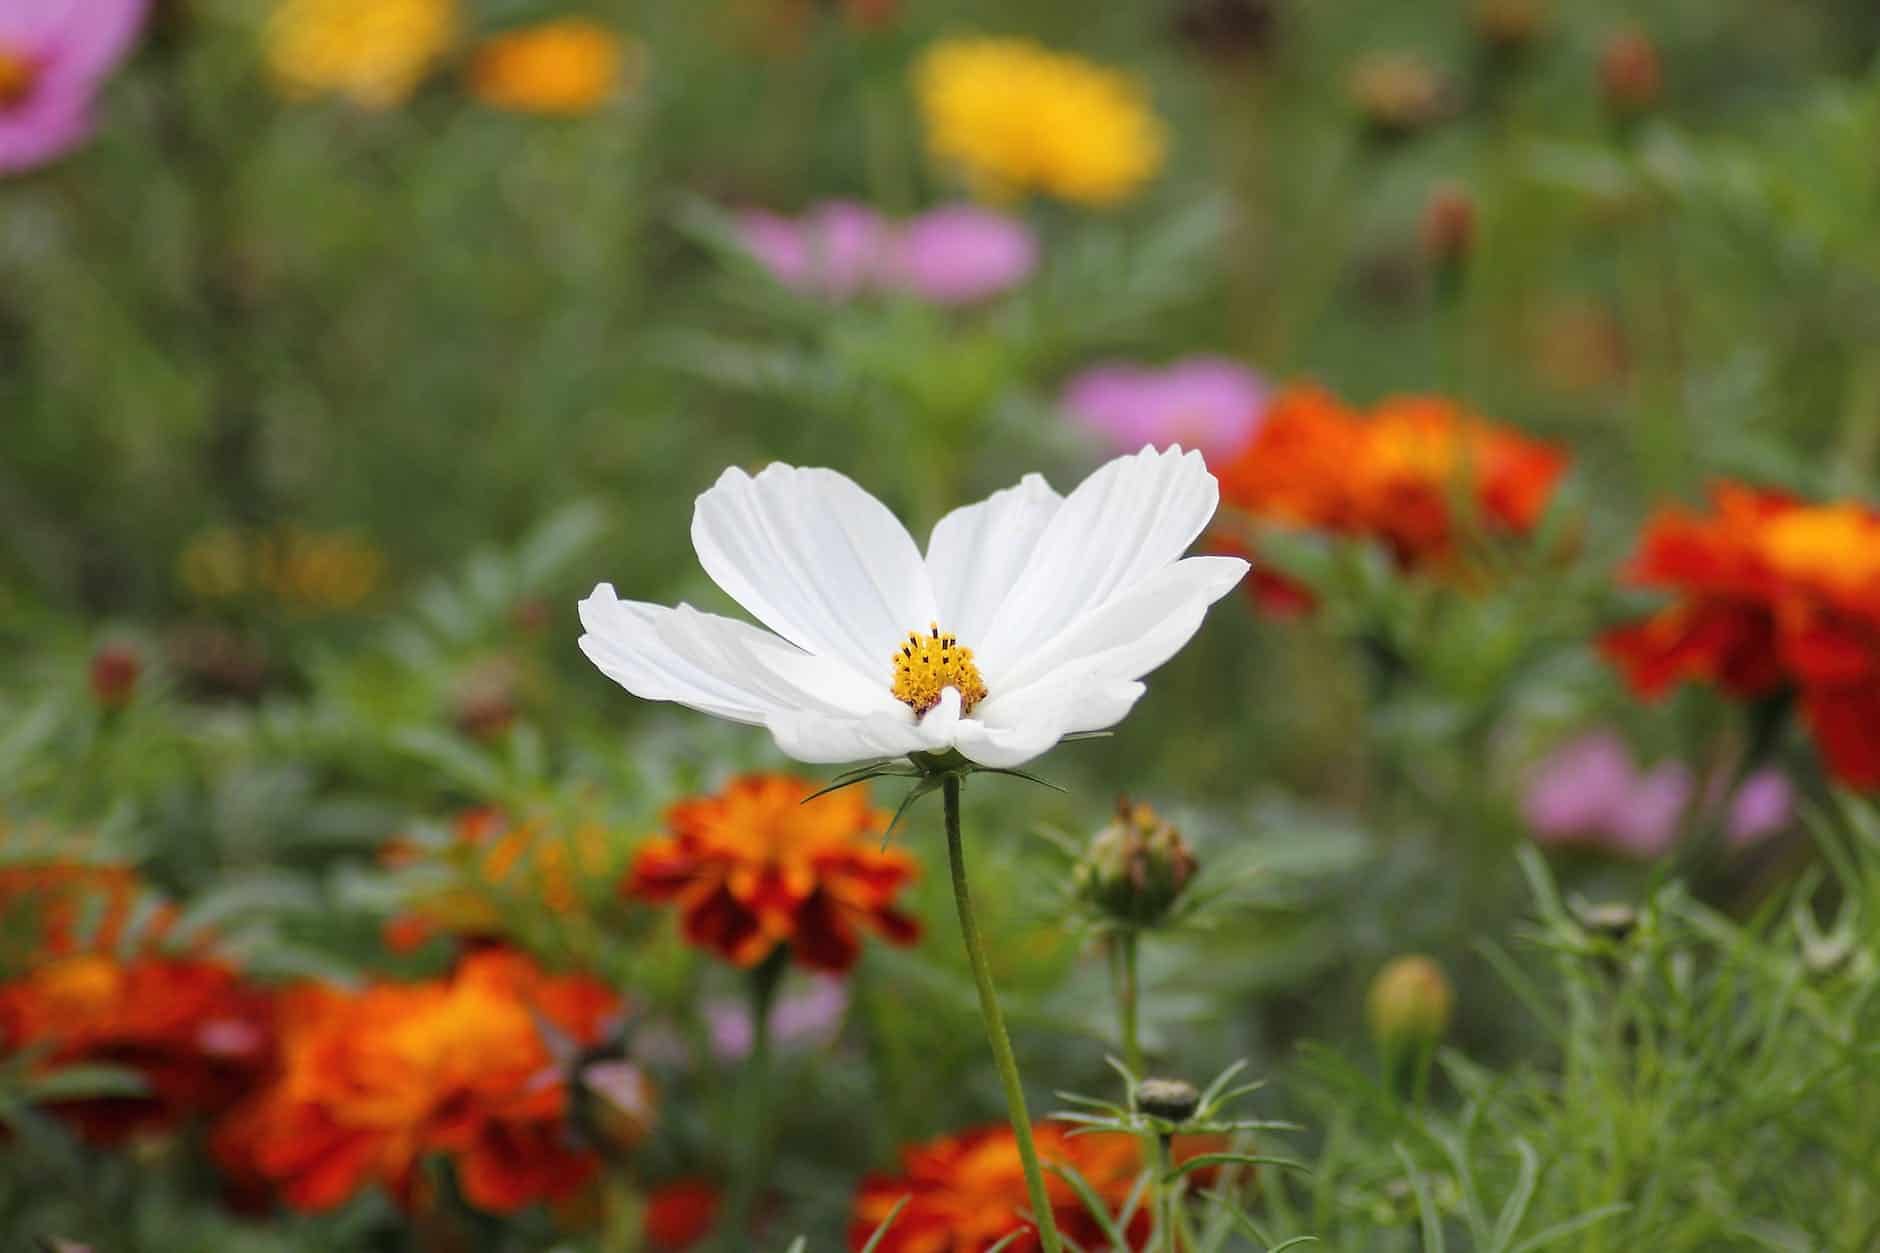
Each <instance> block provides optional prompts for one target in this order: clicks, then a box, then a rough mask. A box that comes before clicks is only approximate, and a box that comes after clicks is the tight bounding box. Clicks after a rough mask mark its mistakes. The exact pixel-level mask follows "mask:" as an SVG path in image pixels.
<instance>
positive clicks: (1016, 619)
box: [581, 447, 1247, 767]
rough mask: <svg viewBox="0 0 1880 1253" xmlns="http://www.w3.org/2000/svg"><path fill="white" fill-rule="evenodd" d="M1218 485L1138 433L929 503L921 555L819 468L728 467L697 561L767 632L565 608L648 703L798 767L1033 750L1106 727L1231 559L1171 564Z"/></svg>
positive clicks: (882, 512) (606, 597)
mask: <svg viewBox="0 0 1880 1253" xmlns="http://www.w3.org/2000/svg"><path fill="white" fill-rule="evenodd" d="M1219 495H1220V492H1219V488H1218V486H1217V485H1216V484H1215V481H1214V476H1213V475H1211V474H1209V473H1208V471H1207V468H1206V467H1205V466H1204V465H1203V464H1202V461H1201V454H1200V453H1197V452H1188V453H1184V452H1183V451H1182V450H1181V449H1180V448H1179V447H1176V448H1171V449H1169V450H1167V451H1166V452H1157V451H1156V450H1155V449H1153V448H1144V449H1143V450H1142V451H1141V452H1139V453H1137V454H1136V455H1134V456H1130V457H1119V458H1117V459H1116V460H1114V461H1112V462H1110V463H1109V464H1107V465H1105V466H1103V467H1102V468H1100V469H1099V470H1097V472H1096V473H1094V474H1092V475H1091V476H1090V477H1089V478H1087V479H1085V480H1084V481H1083V482H1082V483H1080V484H1079V485H1078V486H1077V489H1076V490H1075V491H1073V492H1072V493H1071V494H1070V495H1069V496H1060V495H1058V494H1057V492H1055V491H1053V490H1052V489H1051V486H1050V484H1048V483H1046V482H1045V481H1044V479H1042V478H1040V477H1039V476H1038V475H1036V474H1030V475H1026V476H1025V478H1024V480H1023V481H1021V482H1020V483H1019V484H1018V485H1017V486H1016V487H1009V488H1007V489H1005V490H1004V491H1002V492H995V493H993V494H992V495H991V496H989V497H987V498H986V499H985V500H982V501H980V502H979V503H978V504H976V505H968V506H966V507H965V508H962V509H956V510H954V511H953V512H952V513H950V514H948V515H947V516H946V517H944V518H942V519H941V520H940V522H939V524H938V525H937V526H935V527H934V529H933V535H932V536H931V537H930V538H929V539H928V541H927V555H926V556H925V557H922V556H921V552H920V549H919V548H917V547H916V546H915V544H914V540H913V537H912V536H910V535H909V534H908V533H907V529H906V528H905V527H903V526H902V525H901V523H900V522H899V521H898V520H896V518H895V516H894V515H893V514H892V513H890V512H889V511H888V509H887V507H886V506H884V505H883V504H882V503H881V502H880V501H878V500H876V499H875V498H874V497H873V496H870V495H869V494H868V493H867V492H865V491H863V490H862V489H861V488H860V487H858V486H856V485H855V483H853V482H852V481H850V480H849V479H848V478H846V477H844V476H843V475H841V474H838V473H836V472H835V471H833V470H822V469H798V468H796V467H794V466H786V465H772V466H770V467H769V468H767V469H765V470H764V471H763V472H762V473H760V474H758V475H756V476H754V477H753V476H752V475H749V474H746V473H745V472H744V471H742V470H739V469H735V468H734V469H729V470H726V471H725V472H724V474H723V475H721V476H720V477H719V479H718V482H717V483H715V484H713V485H712V487H711V488H710V490H708V491H706V492H705V493H704V494H703V495H701V496H700V497H699V498H698V505H697V507H696V509H695V510H694V512H693V515H692V546H693V547H694V548H695V549H697V551H698V558H699V562H700V564H701V565H703V566H704V567H705V572H706V573H707V574H709V575H711V577H712V579H713V580H714V581H715V582H716V583H717V584H718V586H719V587H721V588H723V589H724V590H725V591H726V592H727V593H729V594H730V596H731V598H732V599H733V600H735V601H737V602H738V603H739V604H740V605H742V606H743V607H744V608H745V609H746V610H748V611H749V612H750V614H751V615H752V616H753V617H755V618H756V619H757V620H758V621H759V622H762V623H763V624H764V626H766V627H769V628H770V629H769V630H764V629H763V628H761V627H757V626H752V625H751V624H749V623H746V622H740V621H737V620H736V619H733V618H725V617H720V616H718V615H716V614H709V613H701V612H699V611H698V610H696V609H694V608H692V607H691V606H689V605H679V606H677V607H676V608H668V607H666V606H662V605H649V604H645V603H643V602H640V601H630V600H625V601H623V600H621V599H619V598H618V597H617V596H615V594H614V589H613V587H612V586H611V585H610V584H606V583H603V584H601V585H600V586H598V587H596V588H595V589H594V593H593V595H591V596H589V597H588V598H587V599H586V600H584V601H582V602H581V625H582V627H583V628H585V631H586V633H585V634H583V635H582V636H581V649H582V651H583V652H585V653H586V654H587V655H588V658H589V659H590V660H591V661H593V662H594V664H595V665H597V666H599V667H600V668H601V670H602V671H603V672H604V673H605V674H606V675H607V676H608V677H609V678H611V679H613V680H614V681H615V682H616V683H618V684H620V685H621V686H622V687H624V688H626V689H627V690H628V691H629V692H632V693H633V694H634V695H635V696H640V697H643V698H645V699H647V700H669V701H676V702H678V703H679V704H681V705H688V706H690V707H691V708H693V709H697V710H700V711H701V712H704V713H708V714H715V715H717V716H718V717H720V718H729V719H731V720H732V721H734V722H743V723H747V724H750V725H752V726H761V727H764V728H765V729H767V730H768V731H769V732H770V733H771V735H772V736H773V737H775V739H776V741H777V746H778V747H779V748H781V749H782V750H783V751H784V752H785V753H787V754H788V755H789V756H791V757H794V758H796V759H797V760H799V761H806V762H843V761H860V760H863V759H866V758H872V757H898V756H902V755H904V754H907V753H912V752H945V751H946V750H948V749H958V750H959V751H960V753H962V754H963V755H964V756H966V757H967V758H969V759H970V760H972V761H974V762H977V763H978V764H980V765H983V766H993V767H1011V766H1016V765H1019V764H1020V763H1022V762H1025V761H1029V760H1030V759H1031V758H1033V757H1036V756H1037V755H1038V754H1040V753H1042V752H1044V751H1045V750H1046V749H1048V748H1050V747H1051V746H1052V745H1053V744H1055V743H1057V742H1058V741H1059V740H1060V739H1062V738H1063V737H1065V736H1066V735H1070V734H1072V733H1074V732H1078V731H1095V730H1101V729H1102V728H1105V727H1108V726H1111V725H1113V724H1115V723H1116V722H1118V721H1120V720H1121V719H1122V717H1123V715H1124V714H1126V713H1128V712H1129V709H1130V706H1132V705H1134V704H1135V703H1136V699H1137V698H1138V697H1140V696H1141V695H1142V693H1143V685H1142V684H1141V683H1140V682H1139V680H1140V679H1141V678H1142V676H1143V675H1145V674H1147V673H1148V672H1149V671H1151V670H1153V669H1155V668H1156V667H1157V666H1159V665H1161V664H1162V663H1163V662H1165V661H1167V660H1168V659H1169V658H1170V657H1172V656H1173V655H1174V654H1175V652H1176V650H1177V649H1179V648H1180V647H1181V646H1182V645H1183V644H1185V643H1187V642H1188V640H1189V638H1190V637H1191V636H1192V635H1194V633H1195V631H1196V630H1197V629H1198V628H1199V627H1200V625H1201V617H1202V614H1203V613H1205V612H1206V610H1207V607H1208V606H1209V605H1211V604H1213V603H1214V602H1215V601H1217V600H1219V599H1220V598H1221V597H1222V596H1225V595H1226V594H1227V592H1228V591H1229V590H1230V589H1231V588H1232V587H1233V586H1234V584H1236V583H1238V582H1239V581H1240V578H1241V576H1242V575H1243V574H1245V573H1246V572H1247V563H1246V562H1244V561H1241V560H1240V559H1238V558H1235V557H1187V558H1184V557H1182V552H1183V550H1185V549H1186V548H1187V547H1188V545H1189V544H1191V543H1193V542H1194V540H1195V537H1196V536H1198V535H1200V534H1201V529H1202V528H1203V527H1204V526H1206V525H1207V523H1208V519H1209V518H1211V517H1213V516H1214V507H1215V504H1216V502H1217V500H1218V498H1219Z"/></svg>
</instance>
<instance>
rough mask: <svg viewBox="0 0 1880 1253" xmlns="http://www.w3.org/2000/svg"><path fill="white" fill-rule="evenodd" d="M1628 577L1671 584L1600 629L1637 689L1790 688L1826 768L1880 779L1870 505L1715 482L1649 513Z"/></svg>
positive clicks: (1874, 783)
mask: <svg viewBox="0 0 1880 1253" xmlns="http://www.w3.org/2000/svg"><path fill="white" fill-rule="evenodd" d="M1625 578H1626V579H1627V580H1628V581H1629V582H1631V583H1634V584H1637V585H1639V586H1642V587H1651V588H1658V589H1662V590H1665V591H1669V592H1672V593H1674V594H1675V596H1674V599H1673V600H1672V601H1671V603H1670V604H1668V605H1666V606H1665V607H1664V608H1662V609H1660V610H1659V611H1658V612H1657V613H1655V614H1652V615H1651V616H1649V617H1647V618H1645V619H1643V620H1642V621H1639V622H1634V623H1629V624H1627V625H1625V626H1621V627H1619V628H1617V629H1615V630H1612V631H1609V632H1607V633H1606V635H1605V636H1604V638H1603V639H1602V640H1601V647H1602V649H1603V650H1604V652H1605V653H1606V656H1607V657H1608V658H1609V659H1610V660H1611V661H1612V662H1613V664H1614V665H1616V666H1618V667H1619V669H1620V671H1621V672H1622V673H1623V674H1624V675H1625V678H1626V681H1627V682H1628V683H1629V684H1630V685H1631V686H1632V689H1633V690H1634V691H1636V692H1637V693H1638V694H1639V695H1641V696H1644V697H1648V698H1649V697H1654V696H1657V695H1660V694H1662V693H1663V692H1665V691H1666V690H1668V689H1669V688H1671V687H1673V686H1675V685H1676V684H1678V683H1680V682H1684V681H1687V680H1688V681H1698V682H1706V683H1711V684H1714V685H1716V686H1717V687H1719V688H1721V689H1722V690H1723V691H1724V692H1726V693H1728V694H1729V695H1731V696H1733V697H1736V698H1738V699H1744V700H1754V699H1760V698H1762V697H1767V696H1775V695H1780V694H1784V693H1794V694H1796V695H1798V696H1799V697H1800V700H1801V706H1802V712H1803V716H1804V717H1805V718H1806V719H1807V722H1808V725H1809V727H1810V729H1811V730H1812V731H1813V733H1814V736H1815V739H1816V741H1817V742H1818V743H1819V744H1820V746H1821V751H1822V754H1823V756H1824V757H1825V758H1826V759H1827V764H1828V768H1829V770H1830V771H1832V772H1833V773H1834V774H1835V775H1836V776H1837V777H1838V778H1840V779H1841V780H1842V781H1843V782H1845V783H1848V784H1849V785H1851V786H1854V787H1860V788H1876V787H1880V512H1877V511H1875V510H1873V509H1871V508H1869V507H1867V506H1865V505H1857V504H1835V505H1811V504H1807V503H1804V502H1802V501H1798V500H1796V499H1794V498H1793V497H1790V496H1786V495H1783V494H1781V493H1778V492H1767V491H1759V490H1757V489H1755V488H1750V487H1745V486H1742V485H1740V484H1729V483H1726V484H1720V485H1718V486H1717V487H1716V488H1714V489H1713V490H1712V493H1711V511H1710V512H1709V513H1708V514H1699V513H1693V512H1690V511H1688V510H1685V509H1679V508H1673V509H1666V510H1663V511H1661V512H1659V513H1658V514H1657V515H1655V516H1654V517H1653V518H1652V519H1651V520H1650V521H1649V522H1648V523H1647V524H1646V528H1645V532H1644V535H1643V536H1642V538H1641V539H1640V541H1639V548H1638V553H1637V555H1636V556H1635V557H1634V558H1633V560H1632V563H1631V564H1630V566H1629V567H1628V568H1627V570H1626V572H1625Z"/></svg>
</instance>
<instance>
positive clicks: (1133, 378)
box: [1063, 357, 1268, 461]
mask: <svg viewBox="0 0 1880 1253" xmlns="http://www.w3.org/2000/svg"><path fill="white" fill-rule="evenodd" d="M1267 394H1268V393H1267V385H1266V382H1265V380H1263V379H1262V378H1261V377H1260V376H1259V375H1258V374H1255V373H1254V372H1253V371H1252V370H1249V369H1248V368H1247V367H1246V366H1243V365H1241V364H1239V363H1238V362H1234V361H1229V360H1226V359H1225V358H1222V357H1188V358H1186V359H1184V360H1181V361H1177V362H1175V363H1174V364H1172V365H1170V366H1168V367H1167V368H1165V369H1156V368H1153V367H1144V366H1133V365H1121V364H1107V365H1099V366H1093V367H1092V368H1090V369H1088V370H1085V371H1083V372H1082V373H1080V374H1078V375H1076V376H1075V377H1074V378H1072V379H1071V381H1070V383H1069V384H1068V385H1066V387H1065V388H1064V396H1063V405H1064V408H1066V409H1067V410H1069V411H1070V413H1071V416H1073V417H1074V418H1076V419H1077V421H1078V422H1079V423H1081V424H1082V425H1083V426H1085V427H1087V428H1089V429H1090V430H1091V431H1094V432H1095V433H1097V434H1098V435H1100V436H1102V437H1103V438H1104V439H1105V440H1106V441H1107V442H1108V443H1109V444H1110V445H1111V446H1113V447H1115V448H1117V449H1130V448H1140V447H1142V446H1143V445H1144V444H1155V445H1157V446H1161V445H1163V444H1182V445H1184V446H1186V447H1189V448H1199V449H1200V450H1201V455H1202V456H1203V457H1204V458H1206V459H1207V460H1208V461H1216V460H1218V459H1221V458H1225V457H1228V456H1231V455H1232V454H1234V453H1236V452H1238V451H1239V450H1240V449H1241V448H1242V447H1243V446H1245V444H1246V442H1247V441H1248V440H1249V439H1250V438H1252V436H1253V432H1254V430H1255V428H1257V427H1258V426H1259V424H1260V415H1261V414H1262V413H1263V412H1264V411H1265V409H1266V401H1267Z"/></svg>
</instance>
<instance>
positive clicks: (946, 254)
mask: <svg viewBox="0 0 1880 1253" xmlns="http://www.w3.org/2000/svg"><path fill="white" fill-rule="evenodd" d="M739 230H740V234H741V236H742V240H743V243H744V246H745V248H746V249H747V250H748V251H749V252H750V254H751V255H752V256H753V257H754V258H756V260H757V262H758V263H759V264H760V265H762V266H763V267H764V269H766V270H768V271H769V272H770V276H771V277H772V278H774V279H776V280H777V281H778V282H779V283H782V284H783V285H784V286H786V287H789V288H793V289H794V290H796V291H801V292H807V293H810V294H813V295H818V296H824V297H827V298H829V299H831V300H837V301H846V300H853V299H856V298H857V297H860V296H865V295H881V294H885V293H901V294H904V295H910V296H914V297H917V298H919V299H921V300H925V301H927V302H929V303H931V304H936V305H945V306H954V305H967V304H976V303H978V302H979V301H982V300H987V299H990V298H991V297H993V296H996V295H998V294H1000V293H1001V292H1004V291H1007V290H1009V289H1010V288H1012V287H1015V286H1017V285H1018V284H1019V283H1021V282H1023V281H1024V280H1025V279H1026V278H1027V277H1029V276H1030V274H1031V272H1032V271H1033V270H1034V269H1036V268H1037V264H1038V243H1037V239H1036V238H1035V237H1034V236H1033V235H1032V233H1031V231H1030V230H1029V229H1027V228H1026V227H1025V225H1024V224H1023V223H1022V222H1019V221H1018V220H1017V219H1015V218H1009V217H1005V216H1003V215H1000V214H997V213H993V212H990V211H988V210H985V209H977V208H973V207H971V206H966V205H957V206H948V207H945V208H940V209H934V210H932V211H931V212H928V213H923V214H921V215H919V216H918V217H914V218H910V219H908V220H907V221H906V222H905V223H901V224H898V225H897V224H895V223H893V222H890V221H888V220H887V219H885V218H883V217H882V216H881V215H880V214H879V213H877V212H875V211H874V210H873V209H871V208H869V207H868V206H867V205H862V204H855V203H853V202H851V201H845V200H831V201H827V202H825V203H823V204H820V205H817V206H816V207H814V208H812V209H811V210H809V211H808V212H807V213H805V214H804V215H803V216H802V217H800V218H789V217H783V216H780V215H778V214H775V213H766V212H763V211H761V210H754V211H751V212H748V213H745V214H743V215H742V217H741V218H740V219H739Z"/></svg>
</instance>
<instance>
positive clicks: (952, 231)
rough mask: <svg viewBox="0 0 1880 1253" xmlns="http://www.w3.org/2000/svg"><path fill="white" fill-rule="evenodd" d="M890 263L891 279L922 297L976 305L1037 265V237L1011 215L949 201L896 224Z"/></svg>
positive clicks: (1022, 278) (1021, 279)
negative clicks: (895, 238)
mask: <svg viewBox="0 0 1880 1253" xmlns="http://www.w3.org/2000/svg"><path fill="white" fill-rule="evenodd" d="M891 268H892V274H891V275H890V278H889V281H890V282H891V284H893V285H895V286H898V287H900V288H901V289H903V290H905V291H908V292H911V293H912V294H914V295H916V296H919V297H921V298H922V299H923V300H927V301H930V302H931V303H933V304H937V305H947V306H953V305H971V304H978V303H979V302H980V301H982V300H989V299H991V298H992V297H994V296H997V295H999V294H1000V293H1001V292H1005V291H1008V290H1010V289H1011V288H1013V287H1016V286H1018V285H1019V284H1020V283H1022V282H1024V281H1025V280H1026V279H1027V278H1029V277H1031V272H1032V271H1033V270H1035V269H1037V268H1038V239H1037V237H1036V236H1035V235H1033V234H1032V233H1031V231H1030V229H1029V228H1027V227H1026V226H1025V224H1024V223H1022V222H1020V221H1018V219H1016V218H1011V217H1007V216H1006V215H1004V214H1002V213H994V212H992V211H991V210H989V209H981V208H977V207H975V206H972V205H948V206H946V207H944V208H939V209H933V210H930V211H929V212H926V213H923V214H921V215H920V216H919V217H916V218H913V219H911V220H910V221H909V222H908V223H907V224H906V225H905V226H903V227H902V228H901V232H900V236H899V238H898V239H897V240H896V244H895V248H894V256H893V260H892V264H891Z"/></svg>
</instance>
